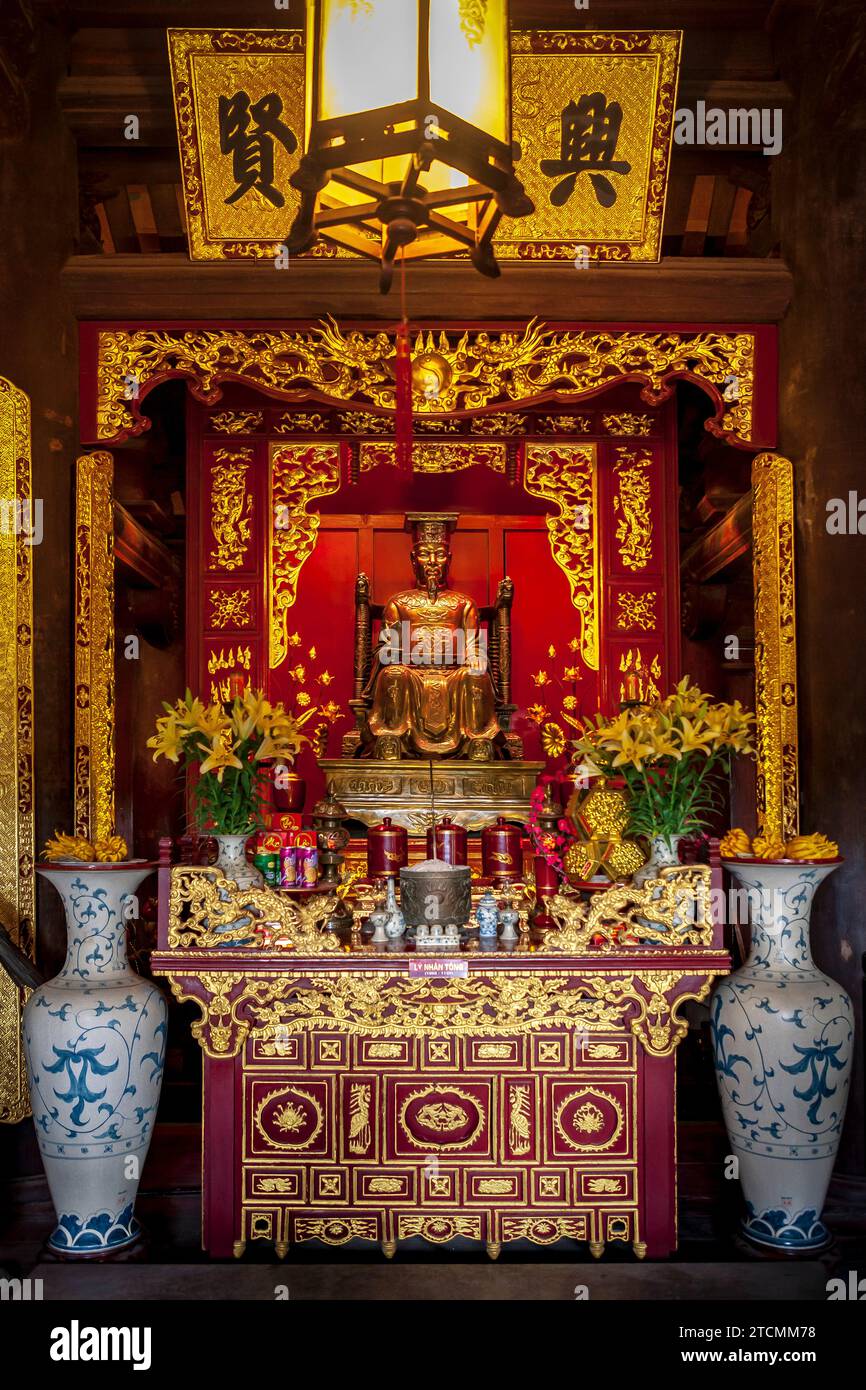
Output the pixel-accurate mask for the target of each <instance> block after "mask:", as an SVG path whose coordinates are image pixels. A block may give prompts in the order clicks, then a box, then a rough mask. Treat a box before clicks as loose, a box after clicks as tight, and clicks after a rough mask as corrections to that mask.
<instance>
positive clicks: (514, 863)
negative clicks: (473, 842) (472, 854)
mask: <svg viewBox="0 0 866 1390" xmlns="http://www.w3.org/2000/svg"><path fill="white" fill-rule="evenodd" d="M521 839H522V832H521V830H520V827H519V826H517V825H509V824H508V823H507V822H506V820H505V819H504V817H503V816H500V817H499V819H498V820H497V822H496V824H495V825H485V827H484V829H483V830H482V832H481V867H482V871H483V873H484V877H485V878H492V879H495V880H496V881H497V882H499V883H502V882H505V881H506V880H508V881H510V882H511V883H514V882H515V881H517V880H520V879H522V878H523V849H522V847H521V843H520V842H521Z"/></svg>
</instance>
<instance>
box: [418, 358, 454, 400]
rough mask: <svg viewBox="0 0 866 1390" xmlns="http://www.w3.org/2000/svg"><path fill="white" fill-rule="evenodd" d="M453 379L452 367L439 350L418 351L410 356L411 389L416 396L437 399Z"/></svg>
mask: <svg viewBox="0 0 866 1390" xmlns="http://www.w3.org/2000/svg"><path fill="white" fill-rule="evenodd" d="M453 380H454V372H453V369H452V368H451V366H450V364H449V363H448V362H447V361H446V360H445V358H444V357H443V356H442V354H441V353H440V352H419V353H418V354H417V356H415V357H413V358H412V390H413V391H414V392H415V395H416V396H422V397H423V398H424V400H438V399H439V397H440V396H443V395H444V394H445V392H446V391H447V390H448V388H449V387H450V385H451V383H452V381H453Z"/></svg>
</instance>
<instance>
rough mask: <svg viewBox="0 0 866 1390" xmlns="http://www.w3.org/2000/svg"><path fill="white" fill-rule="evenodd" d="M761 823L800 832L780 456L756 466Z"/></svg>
mask: <svg viewBox="0 0 866 1390" xmlns="http://www.w3.org/2000/svg"><path fill="white" fill-rule="evenodd" d="M752 499H753V501H752V506H753V514H752V538H753V539H752V545H753V550H752V559H753V566H754V600H755V713H756V715H757V754H758V787H757V791H758V825H759V828H760V829H761V831H762V832H763V834H764V835H766V836H767V837H768V838H772V839H776V840H789V839H792V838H793V836H795V835H796V834H797V832H798V829H799V814H800V813H799V789H798V769H799V750H798V734H797V625H796V602H795V578H794V470H793V467H792V465H791V462H790V460H789V459H786V458H782V457H781V456H780V455H779V454H759V455H758V457H757V458H756V459H755V461H754V463H753V464H752Z"/></svg>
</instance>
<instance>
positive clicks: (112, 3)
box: [37, 0, 772, 30]
mask: <svg viewBox="0 0 866 1390" xmlns="http://www.w3.org/2000/svg"><path fill="white" fill-rule="evenodd" d="M53 3H54V0H44V4H43V0H37V8H50V6H51V5H52V4H53ZM771 8H772V5H771V0H726V3H725V7H724V16H725V22H726V24H728V25H730V27H731V29H759V30H760V29H763V28H764V26H765V24H766V22H767V17H768V15H769V12H770V10H771ZM66 13H67V14H68V16H69V18H70V20H71V21H72V23H73V24H74V25H76V26H77V27H81V26H84V25H87V26H95V27H101V26H114V25H121V26H123V27H125V28H132V27H142V28H149V27H152V26H153V25H177V26H179V27H180V26H183V27H190V28H196V27H202V28H208V27H212V28H222V27H225V28H229V27H234V28H238V27H239V26H240V25H242V24H243V25H246V26H248V27H249V28H251V29H261V28H267V29H276V28H282V27H283V26H285V27H286V28H297V26H298V25H299V24H302V23H303V15H304V0H290V3H289V8H288V9H287V10H277V9H275V7H274V0H243V3H242V4H241V3H239V0H125V3H124V0H67V4H66ZM641 21H642V23H643V27H645V28H649V27H652V28H654V29H717V28H718V27H719V4H718V0H653V4H652V6H645V7H642V13H641V15H640V16H639V17H636V15H635V4H634V0H604V5H603V7H601V8H600V7H599V6H598V5H595V6H593V7H592V8H591V9H590V10H576V9H575V6H574V0H511V23H512V25H513V27H514V28H516V29H519V28H535V29H587V28H592V29H598V28H605V29H634V28H638V27H640V23H641Z"/></svg>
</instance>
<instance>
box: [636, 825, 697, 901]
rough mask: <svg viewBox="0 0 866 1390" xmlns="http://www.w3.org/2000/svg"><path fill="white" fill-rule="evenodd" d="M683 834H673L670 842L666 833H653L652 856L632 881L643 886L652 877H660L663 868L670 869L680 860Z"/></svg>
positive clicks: (651, 841)
mask: <svg viewBox="0 0 866 1390" xmlns="http://www.w3.org/2000/svg"><path fill="white" fill-rule="evenodd" d="M684 838H685V836H683V835H671V837H670V843H668V839H667V837H666V836H665V835H653V837H652V839H651V840H650V857H649V859H648V860H647V861H646V863H645V864H644V866H643V868H642V869H638V871H637V873H636V874H635V875H634V876H633V878H632V882H633V883H634V884H635V885H636V886H637V887H638V888H642V887H643V885H644V884H645V883H648V882H649V880H650V879H651V878H658V876H659V871H660V870H661V869H670V868H673V867H675V866H676V865H677V864H679V862H680V854H679V849H680V841H681V840H682V839H684Z"/></svg>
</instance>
